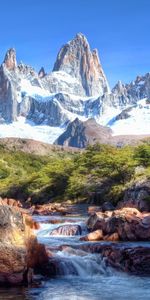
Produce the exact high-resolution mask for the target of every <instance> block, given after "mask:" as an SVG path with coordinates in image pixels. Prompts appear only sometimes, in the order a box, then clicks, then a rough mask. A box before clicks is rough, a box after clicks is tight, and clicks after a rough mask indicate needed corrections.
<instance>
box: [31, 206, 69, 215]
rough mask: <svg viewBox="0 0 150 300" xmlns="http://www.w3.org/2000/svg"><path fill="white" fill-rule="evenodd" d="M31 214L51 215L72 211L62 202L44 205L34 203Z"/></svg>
mask: <svg viewBox="0 0 150 300" xmlns="http://www.w3.org/2000/svg"><path fill="white" fill-rule="evenodd" d="M31 210H32V214H37V215H51V214H54V213H59V214H61V215H65V214H67V213H70V212H71V211H72V209H71V207H69V206H67V205H65V204H64V205H63V204H62V203H49V204H44V205H35V206H33V207H32V208H31Z"/></svg>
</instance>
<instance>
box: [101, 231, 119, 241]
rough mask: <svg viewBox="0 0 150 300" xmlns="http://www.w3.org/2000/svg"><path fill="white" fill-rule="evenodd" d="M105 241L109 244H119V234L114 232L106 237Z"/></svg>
mask: <svg viewBox="0 0 150 300" xmlns="http://www.w3.org/2000/svg"><path fill="white" fill-rule="evenodd" d="M104 241H109V242H118V241H119V235H118V233H117V232H114V233H112V234H108V235H105V236H104Z"/></svg>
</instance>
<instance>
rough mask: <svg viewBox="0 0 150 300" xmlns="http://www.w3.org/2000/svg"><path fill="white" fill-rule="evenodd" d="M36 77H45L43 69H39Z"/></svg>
mask: <svg viewBox="0 0 150 300" xmlns="http://www.w3.org/2000/svg"><path fill="white" fill-rule="evenodd" d="M38 75H39V78H43V77H45V76H46V73H45V70H44V68H43V67H42V68H41V69H40V71H39V73H38Z"/></svg>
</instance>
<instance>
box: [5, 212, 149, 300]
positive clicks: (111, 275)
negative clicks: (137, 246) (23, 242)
mask: <svg viewBox="0 0 150 300" xmlns="http://www.w3.org/2000/svg"><path fill="white" fill-rule="evenodd" d="M35 219H36V220H39V221H40V222H43V221H45V222H46V221H47V222H49V221H50V220H52V219H53V217H36V218H35ZM61 221H64V223H61V224H51V223H41V228H40V229H39V230H38V231H37V232H36V233H37V237H38V240H39V241H40V242H42V243H44V244H45V245H46V246H47V247H49V248H50V251H52V252H53V256H54V259H56V260H57V276H56V277H55V278H52V279H49V280H43V282H42V285H41V287H38V288H27V289H11V290H8V289H7V290H6V289H4V290H3V291H2V294H0V300H1V299H4V300H6V299H7V300H16V299H17V300H129V299H135V300H143V299H144V300H149V299H150V278H148V277H141V276H139V277H138V276H131V275H128V274H125V273H121V272H117V271H116V270H114V269H111V268H109V267H107V266H106V265H105V262H104V260H102V259H101V256H100V255H99V254H92V253H88V252H85V251H83V250H82V249H81V247H80V246H82V244H83V243H85V242H81V241H79V238H80V236H68V237H67V236H51V235H50V232H51V231H52V230H53V229H54V228H57V227H59V226H61V225H63V224H65V225H66V224H70V225H72V224H78V225H80V226H81V227H82V229H83V231H82V234H85V230H86V228H85V225H84V223H83V218H81V219H80V218H76V219H73V218H72V220H71V219H70V218H69V219H68V222H67V220H66V218H65V217H64V218H61ZM86 243H88V242H86ZM130 246H132V247H134V243H133V244H132V243H131V244H130Z"/></svg>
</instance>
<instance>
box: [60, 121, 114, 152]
mask: <svg viewBox="0 0 150 300" xmlns="http://www.w3.org/2000/svg"><path fill="white" fill-rule="evenodd" d="M110 137H111V129H110V128H108V127H104V126H101V125H98V124H97V123H96V121H95V120H94V119H90V120H88V121H85V122H82V121H80V120H79V119H78V118H77V119H75V120H74V121H73V122H71V123H70V124H69V125H68V127H67V129H66V131H65V132H64V133H63V134H62V135H61V136H60V137H59V138H58V139H57V140H56V141H55V144H57V145H64V146H71V147H78V148H85V147H86V146H87V145H89V144H95V143H96V142H99V143H105V141H106V140H109V139H110Z"/></svg>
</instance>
